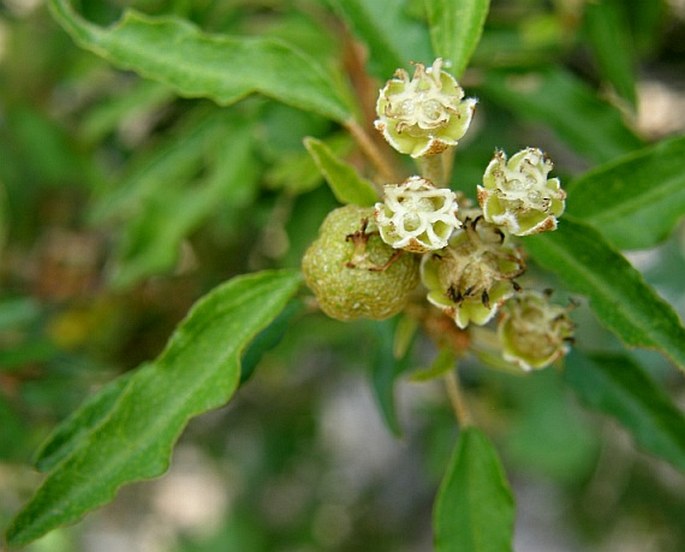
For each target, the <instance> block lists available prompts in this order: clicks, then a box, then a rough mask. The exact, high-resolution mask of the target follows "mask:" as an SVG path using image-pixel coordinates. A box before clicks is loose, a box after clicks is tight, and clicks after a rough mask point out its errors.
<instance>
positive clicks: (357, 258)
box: [302, 205, 419, 320]
mask: <svg viewBox="0 0 685 552" xmlns="http://www.w3.org/2000/svg"><path fill="white" fill-rule="evenodd" d="M418 265H419V259H418V257H417V256H416V255H410V254H408V253H405V252H403V251H397V250H395V249H393V248H392V247H390V246H389V245H387V244H385V243H383V240H381V238H380V236H379V234H378V232H377V231H375V228H374V225H373V208H368V207H366V208H365V207H358V206H356V205H346V206H345V207H340V208H338V209H335V210H334V211H332V212H331V213H329V215H328V216H327V217H326V219H325V220H324V222H323V224H322V225H321V228H320V229H319V237H318V238H317V240H316V241H315V242H314V243H313V244H312V245H311V246H310V247H309V249H307V251H306V253H305V255H304V257H303V259H302V272H303V274H304V277H305V281H306V282H307V285H308V286H309V288H310V289H311V290H312V291H313V292H314V295H315V296H316V298H317V300H318V302H319V306H320V307H321V310H323V311H324V312H325V313H326V314H327V315H328V316H330V317H332V318H336V319H338V320H354V319H356V318H371V319H374V320H382V319H384V318H388V317H390V316H393V315H395V314H397V313H398V312H400V311H401V310H402V309H403V308H404V306H405V305H406V303H407V301H408V299H409V296H410V294H411V292H412V291H413V290H414V288H415V287H416V286H417V284H418V282H419V270H418V269H419V266H418Z"/></svg>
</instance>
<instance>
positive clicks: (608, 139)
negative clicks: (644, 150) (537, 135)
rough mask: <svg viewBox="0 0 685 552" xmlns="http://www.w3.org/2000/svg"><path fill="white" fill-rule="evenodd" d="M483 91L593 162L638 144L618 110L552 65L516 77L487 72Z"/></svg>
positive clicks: (568, 74)
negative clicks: (540, 124)
mask: <svg viewBox="0 0 685 552" xmlns="http://www.w3.org/2000/svg"><path fill="white" fill-rule="evenodd" d="M483 93H484V94H485V95H487V96H488V97H489V98H491V99H492V100H493V101H496V102H497V103H499V104H501V105H502V106H504V107H506V108H507V109H510V110H512V111H513V112H515V113H516V114H517V115H519V116H520V117H521V118H523V119H526V120H533V121H537V122H540V123H542V124H545V125H547V126H549V127H550V128H551V129H553V130H554V132H556V133H557V135H558V136H559V138H561V139H562V140H564V141H565V142H566V143H567V144H568V145H569V146H571V147H572V148H573V149H574V150H575V151H577V152H578V153H580V154H581V155H583V156H585V157H587V158H588V159H590V160H592V161H595V162H597V163H604V162H606V161H610V160H612V159H614V158H615V157H618V156H620V155H625V154H627V153H630V152H632V151H633V150H636V149H638V148H640V147H641V146H642V142H641V141H640V139H639V138H637V137H636V136H635V134H633V132H632V131H631V130H630V129H629V128H628V127H627V126H626V124H625V123H624V122H623V119H622V118H621V114H620V112H619V111H618V110H617V109H616V108H614V107H613V106H612V105H610V104H608V103H606V102H604V101H602V100H600V99H599V98H597V94H596V93H595V92H594V91H593V90H592V89H590V88H589V87H588V86H587V85H585V84H584V83H583V82H582V81H580V80H579V79H577V78H576V77H574V76H573V75H572V74H571V73H569V72H567V71H564V70H561V69H557V68H552V67H549V68H546V69H542V70H540V71H535V72H528V73H521V74H517V73H511V72H506V71H490V72H489V73H488V76H487V78H486V80H485V83H484V86H483Z"/></svg>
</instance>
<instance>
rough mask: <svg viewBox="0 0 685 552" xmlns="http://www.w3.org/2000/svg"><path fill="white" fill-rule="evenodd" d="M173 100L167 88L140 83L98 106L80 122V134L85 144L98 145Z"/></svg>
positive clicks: (152, 82)
mask: <svg viewBox="0 0 685 552" xmlns="http://www.w3.org/2000/svg"><path fill="white" fill-rule="evenodd" d="M173 97H174V93H173V91H172V90H171V88H169V87H168V86H165V85H163V84H160V83H158V82H154V81H147V80H141V81H139V82H137V83H136V84H135V85H134V86H133V87H132V88H131V89H130V90H126V91H120V90H118V91H117V93H116V94H115V95H114V96H113V97H112V98H109V99H107V100H105V101H102V102H100V103H98V104H97V105H95V106H94V107H93V108H92V109H91V110H90V111H89V112H88V113H87V114H86V116H85V117H84V119H83V121H82V122H81V125H80V128H79V134H80V136H81V137H82V138H83V139H84V140H86V141H89V142H96V141H98V140H101V139H102V138H103V137H104V136H105V135H106V134H107V133H109V132H111V131H112V130H114V129H115V128H117V127H119V126H121V125H124V124H126V123H128V122H134V121H135V120H136V119H138V118H140V117H143V116H145V114H146V113H149V112H151V111H153V110H155V109H159V108H161V107H162V106H163V105H164V104H166V103H167V102H169V101H170V100H171V99H173Z"/></svg>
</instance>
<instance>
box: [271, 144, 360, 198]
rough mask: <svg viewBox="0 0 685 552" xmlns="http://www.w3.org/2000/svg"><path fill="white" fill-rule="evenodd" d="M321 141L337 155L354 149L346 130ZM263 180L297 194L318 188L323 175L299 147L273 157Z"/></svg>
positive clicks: (343, 154)
mask: <svg viewBox="0 0 685 552" xmlns="http://www.w3.org/2000/svg"><path fill="white" fill-rule="evenodd" d="M301 139H302V137H301V136H300V140H301ZM323 142H324V144H326V146H328V148H329V149H330V150H331V151H332V152H333V154H334V155H335V156H337V157H344V156H345V155H347V154H348V153H350V152H351V151H352V150H353V149H354V142H353V141H352V139H351V138H350V135H349V134H347V133H346V132H341V133H338V134H333V135H331V136H329V137H327V138H326V139H325V140H323ZM264 180H265V182H266V185H267V186H268V187H269V188H272V189H283V190H284V191H285V192H287V193H289V194H292V195H299V194H304V193H306V192H310V191H312V190H314V189H315V188H318V187H319V186H320V185H321V183H322V182H323V177H322V176H321V172H320V171H319V169H318V167H317V166H316V163H315V162H314V159H313V158H312V156H311V155H310V154H309V153H308V152H307V151H303V150H301V148H300V151H298V152H288V153H285V154H282V155H280V156H279V157H277V158H276V159H274V161H273V163H272V166H271V168H269V169H267V171H266V173H265V174H264Z"/></svg>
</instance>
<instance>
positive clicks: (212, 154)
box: [111, 122, 256, 287]
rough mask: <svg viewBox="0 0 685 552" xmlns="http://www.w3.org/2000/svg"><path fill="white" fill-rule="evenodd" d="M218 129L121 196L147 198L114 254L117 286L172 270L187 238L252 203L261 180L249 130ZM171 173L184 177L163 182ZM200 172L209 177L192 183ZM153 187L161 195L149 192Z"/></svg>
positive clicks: (183, 147) (212, 126)
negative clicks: (221, 213)
mask: <svg viewBox="0 0 685 552" xmlns="http://www.w3.org/2000/svg"><path fill="white" fill-rule="evenodd" d="M216 125H217V123H216V122H212V123H210V124H209V126H208V127H206V128H205V129H204V130H203V131H201V132H200V133H199V134H198V135H195V140H194V141H192V142H191V141H188V142H187V143H184V142H182V143H181V144H179V148H178V149H177V150H171V151H170V152H165V153H163V154H162V157H161V158H159V159H158V161H159V164H157V163H155V164H153V165H152V166H150V167H149V169H148V170H144V171H143V173H142V180H138V181H137V182H136V181H135V180H134V182H133V184H134V186H133V187H129V188H127V189H128V191H129V192H130V193H129V194H124V196H120V197H123V198H124V199H127V200H130V198H131V197H136V196H138V197H140V195H141V194H143V197H144V198H143V197H140V199H139V204H138V205H137V208H136V211H134V213H135V215H134V216H133V217H132V218H131V219H129V220H128V221H127V224H126V225H125V227H124V232H123V236H122V237H121V240H120V242H119V244H118V247H117V251H116V253H115V263H114V265H113V272H112V274H111V280H112V283H113V285H115V286H116V287H126V286H129V285H131V284H133V283H135V282H136V281H138V280H140V279H141V278H144V277H146V276H149V275H151V274H155V273H158V272H162V271H165V270H167V269H169V268H170V267H171V266H172V265H173V264H174V262H175V261H176V259H177V257H178V254H179V251H180V244H181V242H182V241H183V239H184V238H185V237H186V236H187V235H189V234H190V232H192V231H193V230H194V229H195V228H196V227H197V226H198V225H199V224H200V223H201V222H202V221H203V220H205V219H206V218H207V217H208V216H209V215H210V214H212V213H214V212H216V211H217V210H219V209H221V208H222V206H224V208H229V207H240V206H242V205H245V204H246V203H247V202H248V201H249V199H250V197H251V194H252V193H253V192H254V186H255V182H256V180H255V179H256V171H255V168H254V166H253V165H254V163H253V161H254V160H253V156H252V152H251V146H252V143H251V140H250V138H249V136H248V133H249V127H242V128H239V129H237V128H232V127H228V126H225V125H224V126H223V127H222V126H221V125H220V123H219V124H218V126H216ZM205 131H206V132H205ZM167 153H168V155H167ZM205 164H206V166H205ZM169 170H172V171H174V170H178V171H180V173H181V174H178V173H177V174H174V179H175V180H172V181H166V182H165V181H164V180H160V176H162V175H163V174H164V173H165V172H167V171H169ZM197 170H203V172H204V175H203V177H201V178H200V179H199V180H197V181H195V182H193V181H192V180H190V175H191V174H192V173H191V172H190V171H197ZM184 173H185V174H184ZM183 178H187V179H188V180H190V182H183V180H180V179H183ZM179 180H180V181H179ZM149 189H156V190H157V193H155V194H149V193H148V190H149Z"/></svg>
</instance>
